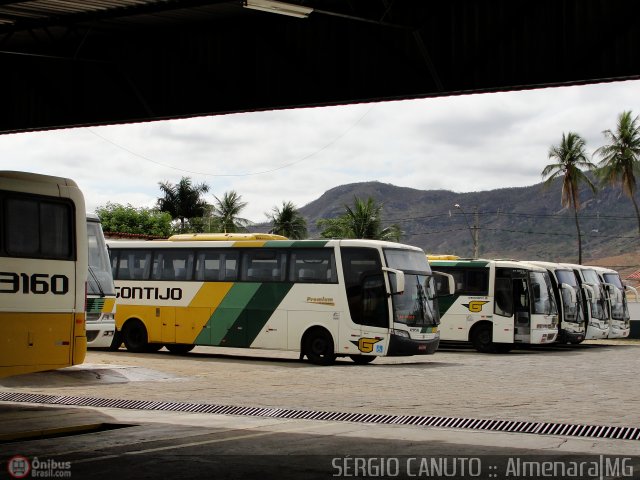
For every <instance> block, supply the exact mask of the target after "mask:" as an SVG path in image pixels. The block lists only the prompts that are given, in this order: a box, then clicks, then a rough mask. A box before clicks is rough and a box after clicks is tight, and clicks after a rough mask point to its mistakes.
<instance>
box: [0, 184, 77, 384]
mask: <svg viewBox="0 0 640 480" xmlns="http://www.w3.org/2000/svg"><path fill="white" fill-rule="evenodd" d="M0 211H1V212H2V213H1V214H0V232H1V233H2V234H1V235H0V339H1V340H2V346H1V347H0V377H6V376H9V375H17V374H22V373H29V372H38V371H43V370H51V369H56V368H63V367H68V366H71V365H77V364H79V363H82V362H83V361H84V358H85V355H86V351H87V337H86V335H85V311H84V307H85V283H86V278H87V223H86V213H85V204H84V197H83V196H82V192H81V191H80V189H79V188H78V186H77V185H76V183H75V182H73V181H72V180H69V179H66V178H60V177H52V176H47V175H37V174H33V173H24V172H10V171H3V172H0Z"/></svg>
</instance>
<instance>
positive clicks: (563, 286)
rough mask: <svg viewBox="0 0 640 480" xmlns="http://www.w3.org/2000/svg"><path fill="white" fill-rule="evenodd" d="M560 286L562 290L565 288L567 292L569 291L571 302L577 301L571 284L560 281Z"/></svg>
mask: <svg viewBox="0 0 640 480" xmlns="http://www.w3.org/2000/svg"><path fill="white" fill-rule="evenodd" d="M560 288H561V289H562V290H566V291H567V292H569V298H570V299H571V303H576V302H577V301H578V298H577V295H576V291H575V289H574V288H573V287H572V286H571V285H569V284H567V283H561V284H560Z"/></svg>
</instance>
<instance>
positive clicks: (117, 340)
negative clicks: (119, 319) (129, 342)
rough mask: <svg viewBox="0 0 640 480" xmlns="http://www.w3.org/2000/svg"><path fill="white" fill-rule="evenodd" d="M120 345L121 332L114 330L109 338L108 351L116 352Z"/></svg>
mask: <svg viewBox="0 0 640 480" xmlns="http://www.w3.org/2000/svg"><path fill="white" fill-rule="evenodd" d="M121 346H122V332H120V331H118V330H116V331H115V332H113V340H111V345H109V351H110V352H117V351H118V350H120V347H121Z"/></svg>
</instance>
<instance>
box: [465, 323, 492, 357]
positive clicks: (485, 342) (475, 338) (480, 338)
mask: <svg viewBox="0 0 640 480" xmlns="http://www.w3.org/2000/svg"><path fill="white" fill-rule="evenodd" d="M469 340H470V341H471V343H472V344H473V347H474V348H475V349H476V350H477V351H478V352H480V353H494V352H495V347H494V344H493V326H492V325H491V324H490V323H481V324H479V325H476V326H475V327H473V329H472V330H471V332H470V333H469Z"/></svg>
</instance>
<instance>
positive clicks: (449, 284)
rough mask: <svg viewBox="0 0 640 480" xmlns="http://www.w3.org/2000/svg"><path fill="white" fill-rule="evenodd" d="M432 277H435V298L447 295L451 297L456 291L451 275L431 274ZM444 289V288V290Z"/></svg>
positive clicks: (442, 273)
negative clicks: (436, 286)
mask: <svg viewBox="0 0 640 480" xmlns="http://www.w3.org/2000/svg"><path fill="white" fill-rule="evenodd" d="M433 276H434V277H436V283H437V285H438V288H437V296H438V297H445V296H447V295H453V294H454V293H455V291H456V281H455V279H454V278H453V275H451V274H449V273H444V272H436V271H434V272H433ZM445 287H446V288H445Z"/></svg>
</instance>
